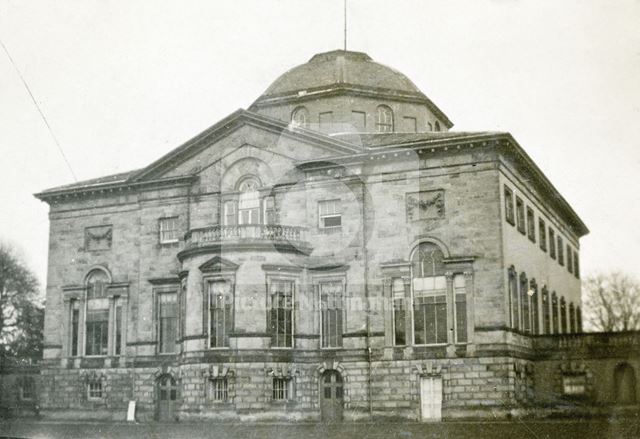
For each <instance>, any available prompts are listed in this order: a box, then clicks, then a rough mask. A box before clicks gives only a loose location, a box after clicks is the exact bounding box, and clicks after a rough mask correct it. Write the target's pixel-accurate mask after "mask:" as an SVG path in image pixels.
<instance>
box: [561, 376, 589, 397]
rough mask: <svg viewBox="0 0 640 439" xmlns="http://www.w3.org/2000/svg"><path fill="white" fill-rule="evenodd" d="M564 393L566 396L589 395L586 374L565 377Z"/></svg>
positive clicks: (563, 382)
mask: <svg viewBox="0 0 640 439" xmlns="http://www.w3.org/2000/svg"><path fill="white" fill-rule="evenodd" d="M562 393H563V394H564V395H566V396H583V395H585V394H586V393H587V376H586V375H585V374H578V375H563V376H562Z"/></svg>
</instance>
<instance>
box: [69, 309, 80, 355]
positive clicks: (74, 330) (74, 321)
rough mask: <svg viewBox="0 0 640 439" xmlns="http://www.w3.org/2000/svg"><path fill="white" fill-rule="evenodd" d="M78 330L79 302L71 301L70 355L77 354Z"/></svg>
mask: <svg viewBox="0 0 640 439" xmlns="http://www.w3.org/2000/svg"><path fill="white" fill-rule="evenodd" d="M79 332H80V302H79V301H78V300H75V299H74V300H72V301H71V350H70V353H71V356H72V357H76V356H78V338H79Z"/></svg>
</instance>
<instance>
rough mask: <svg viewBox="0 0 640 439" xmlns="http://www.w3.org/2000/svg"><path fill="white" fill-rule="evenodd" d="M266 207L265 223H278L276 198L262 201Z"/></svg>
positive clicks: (266, 198)
mask: <svg viewBox="0 0 640 439" xmlns="http://www.w3.org/2000/svg"><path fill="white" fill-rule="evenodd" d="M262 205H263V206H264V223H265V224H275V223H276V201H275V198H274V197H265V198H264V200H263V201H262Z"/></svg>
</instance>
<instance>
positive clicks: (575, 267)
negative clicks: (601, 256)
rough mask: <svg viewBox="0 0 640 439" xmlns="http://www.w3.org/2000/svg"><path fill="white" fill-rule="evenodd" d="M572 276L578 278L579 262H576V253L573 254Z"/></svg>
mask: <svg viewBox="0 0 640 439" xmlns="http://www.w3.org/2000/svg"><path fill="white" fill-rule="evenodd" d="M573 274H574V275H575V277H577V278H580V262H579V261H578V252H573Z"/></svg>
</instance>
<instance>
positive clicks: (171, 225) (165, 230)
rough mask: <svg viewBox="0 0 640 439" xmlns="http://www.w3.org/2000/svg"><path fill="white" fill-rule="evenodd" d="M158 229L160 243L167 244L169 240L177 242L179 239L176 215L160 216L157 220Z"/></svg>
mask: <svg viewBox="0 0 640 439" xmlns="http://www.w3.org/2000/svg"><path fill="white" fill-rule="evenodd" d="M158 229H159V231H160V243H161V244H168V243H171V242H178V240H179V234H178V232H179V228H178V217H177V216H172V217H168V218H160V219H159V220H158Z"/></svg>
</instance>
